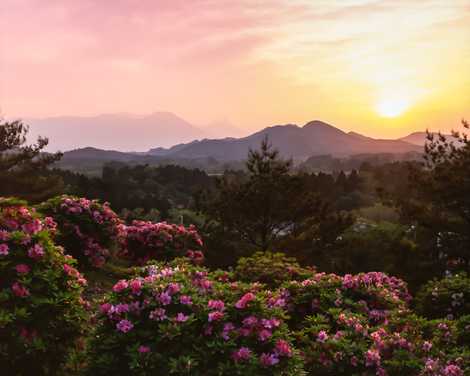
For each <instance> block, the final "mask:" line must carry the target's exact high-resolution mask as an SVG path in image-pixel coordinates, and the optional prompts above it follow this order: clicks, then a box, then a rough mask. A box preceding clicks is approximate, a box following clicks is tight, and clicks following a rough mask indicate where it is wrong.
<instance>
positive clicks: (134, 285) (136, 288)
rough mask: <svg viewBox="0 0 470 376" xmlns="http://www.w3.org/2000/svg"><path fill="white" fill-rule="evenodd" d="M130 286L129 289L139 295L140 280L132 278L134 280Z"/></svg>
mask: <svg viewBox="0 0 470 376" xmlns="http://www.w3.org/2000/svg"><path fill="white" fill-rule="evenodd" d="M130 287H131V290H132V293H133V294H135V295H139V294H140V291H141V289H142V282H141V281H140V280H138V279H134V280H132V281H131V283H130Z"/></svg>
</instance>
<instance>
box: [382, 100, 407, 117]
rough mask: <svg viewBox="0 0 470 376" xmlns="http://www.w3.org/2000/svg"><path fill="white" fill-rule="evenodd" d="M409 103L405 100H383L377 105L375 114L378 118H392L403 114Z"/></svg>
mask: <svg viewBox="0 0 470 376" xmlns="http://www.w3.org/2000/svg"><path fill="white" fill-rule="evenodd" d="M409 106H410V103H409V102H408V101H407V100H405V99H385V100H382V101H381V102H379V103H378V104H377V108H376V110H377V112H378V114H379V115H380V116H383V117H388V118H394V117H397V116H400V115H401V114H403V113H404V112H405V111H406V110H407V109H408V107H409Z"/></svg>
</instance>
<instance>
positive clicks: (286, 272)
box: [234, 252, 314, 288]
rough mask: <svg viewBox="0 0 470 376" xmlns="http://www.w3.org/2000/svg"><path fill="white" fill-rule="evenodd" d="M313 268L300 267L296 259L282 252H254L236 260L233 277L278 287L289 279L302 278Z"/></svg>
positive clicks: (310, 274)
mask: <svg viewBox="0 0 470 376" xmlns="http://www.w3.org/2000/svg"><path fill="white" fill-rule="evenodd" d="M313 274H314V269H306V268H302V267H300V265H299V264H298V263H297V261H296V259H295V258H293V257H287V256H286V255H285V254H284V253H272V252H256V253H255V254H254V255H253V256H251V257H242V258H240V259H239V260H238V263H237V266H236V268H235V272H234V277H235V278H236V279H239V280H240V281H243V282H261V283H264V284H265V285H266V286H268V287H269V288H276V287H279V286H280V285H281V284H282V283H284V282H287V281H291V280H304V279H307V278H308V277H310V276H312V275H313Z"/></svg>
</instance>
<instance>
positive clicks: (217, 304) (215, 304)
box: [207, 300, 225, 311]
mask: <svg viewBox="0 0 470 376" xmlns="http://www.w3.org/2000/svg"><path fill="white" fill-rule="evenodd" d="M207 306H208V307H209V308H210V309H216V310H218V311H223V310H224V308H225V303H224V302H223V301H222V300H209V302H208V303H207Z"/></svg>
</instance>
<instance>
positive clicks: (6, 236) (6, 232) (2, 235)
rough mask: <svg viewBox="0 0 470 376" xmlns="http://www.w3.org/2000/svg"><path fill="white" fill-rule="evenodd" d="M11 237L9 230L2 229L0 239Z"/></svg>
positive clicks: (5, 239)
mask: <svg viewBox="0 0 470 376" xmlns="http://www.w3.org/2000/svg"><path fill="white" fill-rule="evenodd" d="M9 238H10V234H9V233H8V231H5V230H0V240H1V241H7V240H8V239H9Z"/></svg>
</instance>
